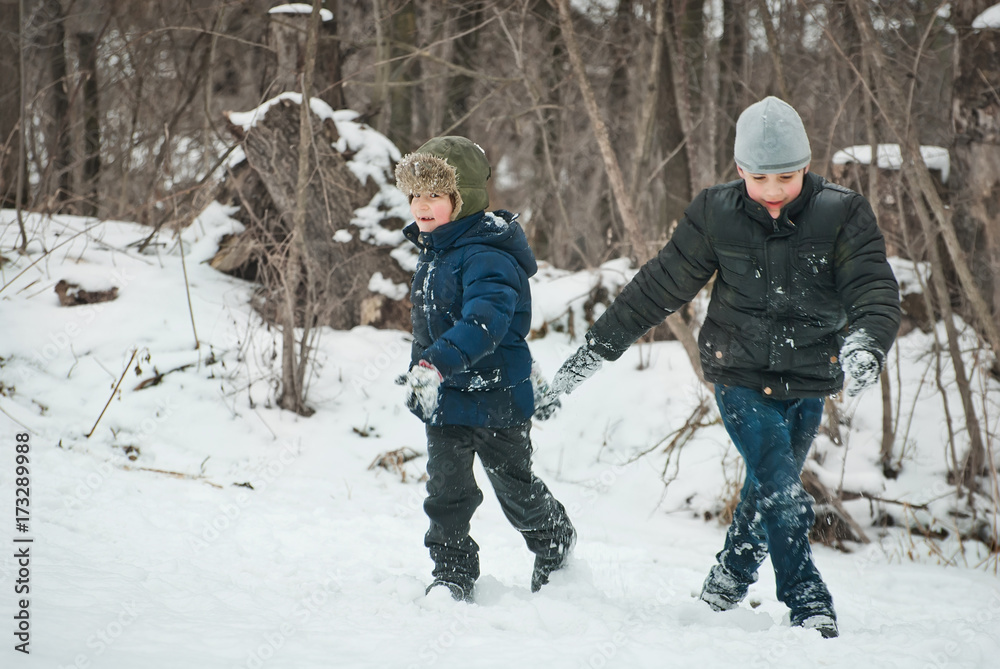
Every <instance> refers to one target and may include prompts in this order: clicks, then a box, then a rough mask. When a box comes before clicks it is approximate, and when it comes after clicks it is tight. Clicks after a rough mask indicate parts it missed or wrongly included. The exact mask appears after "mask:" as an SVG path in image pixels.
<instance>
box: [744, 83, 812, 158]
mask: <svg viewBox="0 0 1000 669" xmlns="http://www.w3.org/2000/svg"><path fill="white" fill-rule="evenodd" d="M733 156H734V158H735V159H736V164H737V165H739V166H740V167H742V168H743V169H744V170H745V171H747V172H751V173H753V174H783V173H785V172H795V171H796V170H800V169H802V168H803V167H805V166H807V165H808V164H809V161H810V160H812V151H811V150H810V148H809V136H808V135H806V129H805V126H803V125H802V119H801V118H800V117H799V114H798V112H796V111H795V109H794V108H793V107H792V106H791V105H790V104H788V103H787V102H785V101H784V100H781V99H779V98H776V97H774V96H768V97H766V98H764V99H763V100H761V101H760V102H755V103H754V104H752V105H750V106H749V107H747V108H746V109H744V110H743V113H742V114H740V117H739V119H738V120H737V121H736V142H735V146H734V148H733Z"/></svg>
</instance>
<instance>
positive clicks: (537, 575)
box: [531, 525, 576, 592]
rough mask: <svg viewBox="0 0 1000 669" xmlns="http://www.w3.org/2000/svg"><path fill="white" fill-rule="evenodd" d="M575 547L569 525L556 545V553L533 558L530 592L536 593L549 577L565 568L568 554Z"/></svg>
mask: <svg viewBox="0 0 1000 669" xmlns="http://www.w3.org/2000/svg"><path fill="white" fill-rule="evenodd" d="M575 545H576V530H574V529H573V526H572V525H570V527H569V531H568V532H566V533H564V534H563V535H562V537H561V538H560V539H559V540H558V541H557V543H556V548H557V550H556V552H555V553H554V554H553V555H552V556H550V557H542V556H541V555H536V556H535V568H534V570H533V571H532V572H531V591H532V592H538V591H539V590H541V589H542V586H543V585H545V584H546V583H548V582H549V575H550V574H551V573H552V572H554V571H556V570H559V569H562V568H563V567H565V566H566V561H567V560H568V559H569V556H570V553H572V552H573V547H574V546H575Z"/></svg>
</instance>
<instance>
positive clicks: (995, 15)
mask: <svg viewBox="0 0 1000 669" xmlns="http://www.w3.org/2000/svg"><path fill="white" fill-rule="evenodd" d="M972 27H973V28H976V29H983V28H1000V4H998V5H993V6H992V7H988V8H986V10H985V11H983V13H982V14H980V15H979V16H977V17H976V18H974V19H973V20H972Z"/></svg>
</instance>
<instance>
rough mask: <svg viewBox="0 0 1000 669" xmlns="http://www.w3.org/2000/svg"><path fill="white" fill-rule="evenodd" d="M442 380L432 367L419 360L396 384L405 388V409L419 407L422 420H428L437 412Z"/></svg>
mask: <svg viewBox="0 0 1000 669" xmlns="http://www.w3.org/2000/svg"><path fill="white" fill-rule="evenodd" d="M443 380H444V379H443V377H442V376H441V373H440V372H439V371H437V368H436V367H434V365H432V364H431V363H429V362H427V361H426V360H421V361H420V362H419V363H417V364H416V365H414V366H413V367H411V368H410V371H409V372H407V373H406V374H403V375H402V376H399V377H398V378H397V379H396V383H397V384H398V385H401V386H406V407H407V408H408V409H411V410H412V409H416V408H417V406H419V407H420V412H421V413H422V414H423V415H424V419H425V420H429V419H430V417H431V416H432V415H433V414H434V412H435V411H436V410H437V405H438V386H440V385H441V381H443Z"/></svg>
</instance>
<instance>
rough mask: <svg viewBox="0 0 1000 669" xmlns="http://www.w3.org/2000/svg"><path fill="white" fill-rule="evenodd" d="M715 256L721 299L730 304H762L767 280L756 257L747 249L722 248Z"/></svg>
mask: <svg viewBox="0 0 1000 669" xmlns="http://www.w3.org/2000/svg"><path fill="white" fill-rule="evenodd" d="M716 256H717V257H718V259H719V276H718V278H719V279H721V283H722V286H721V287H720V291H721V297H723V299H725V300H726V301H727V302H729V303H730V304H735V303H738V302H742V301H745V302H747V303H748V304H749V305H751V306H757V305H760V304H762V303H763V302H764V299H765V297H766V295H767V280H766V278H765V276H764V271H763V269H761V263H760V261H759V260H758V259H757V257H756V256H755V255H753V254H752V253H750V251H749V250H747V249H724V248H720V249H717V250H716Z"/></svg>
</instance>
